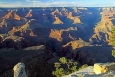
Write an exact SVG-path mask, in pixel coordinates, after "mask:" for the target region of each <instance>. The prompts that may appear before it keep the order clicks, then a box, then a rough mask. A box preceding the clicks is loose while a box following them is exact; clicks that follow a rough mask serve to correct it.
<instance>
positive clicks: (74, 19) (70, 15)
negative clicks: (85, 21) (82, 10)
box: [67, 12, 81, 24]
mask: <svg viewBox="0 0 115 77" xmlns="http://www.w3.org/2000/svg"><path fill="white" fill-rule="evenodd" d="M67 18H69V19H71V20H73V21H74V22H73V24H77V23H81V21H80V18H79V17H77V16H76V17H73V16H72V12H69V14H68V16H67Z"/></svg>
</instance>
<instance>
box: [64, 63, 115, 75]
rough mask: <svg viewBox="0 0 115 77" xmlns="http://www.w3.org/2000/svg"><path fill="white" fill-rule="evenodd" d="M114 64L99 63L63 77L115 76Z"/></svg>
mask: <svg viewBox="0 0 115 77" xmlns="http://www.w3.org/2000/svg"><path fill="white" fill-rule="evenodd" d="M114 66H115V63H97V64H95V65H94V66H89V67H86V68H84V69H81V70H79V71H76V72H74V73H72V74H70V75H66V76H62V77H114V76H115V69H114ZM93 69H94V70H93Z"/></svg>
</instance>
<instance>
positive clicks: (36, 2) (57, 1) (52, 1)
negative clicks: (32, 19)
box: [0, 0, 115, 7]
mask: <svg viewBox="0 0 115 77" xmlns="http://www.w3.org/2000/svg"><path fill="white" fill-rule="evenodd" d="M109 4H110V3H108V4H105V3H98V4H97V3H95V2H94V1H92V2H89V3H88V2H87V3H86V2H83V1H80V0H79V1H77V0H72V1H70V0H48V1H46V0H25V1H24V0H23V2H22V1H21V0H20V1H18V2H0V7H74V6H76V7H92V6H94V7H99V6H100V7H103V6H107V7H108V6H113V5H114V4H115V3H111V4H110V5H109Z"/></svg>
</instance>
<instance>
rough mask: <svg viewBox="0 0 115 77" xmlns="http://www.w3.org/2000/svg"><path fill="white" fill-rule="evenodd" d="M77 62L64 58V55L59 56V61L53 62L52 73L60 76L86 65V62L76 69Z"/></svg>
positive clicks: (57, 76)
mask: <svg viewBox="0 0 115 77" xmlns="http://www.w3.org/2000/svg"><path fill="white" fill-rule="evenodd" d="M77 64H78V63H77V62H74V61H73V60H70V59H66V58H65V57H61V58H60V59H59V62H56V63H54V67H55V71H53V72H52V74H53V75H55V76H56V77H61V76H64V75H68V74H70V73H73V72H75V71H78V70H80V69H83V68H85V67H87V66H88V65H87V64H85V65H83V66H81V67H80V68H79V69H77V68H78V67H77Z"/></svg>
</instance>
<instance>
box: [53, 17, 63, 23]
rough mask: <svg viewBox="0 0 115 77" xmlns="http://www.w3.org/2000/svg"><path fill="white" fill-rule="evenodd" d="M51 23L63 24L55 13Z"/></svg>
mask: <svg viewBox="0 0 115 77" xmlns="http://www.w3.org/2000/svg"><path fill="white" fill-rule="evenodd" d="M53 24H63V22H62V21H61V20H60V19H59V18H58V17H57V16H56V15H55V21H54V23H53Z"/></svg>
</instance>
